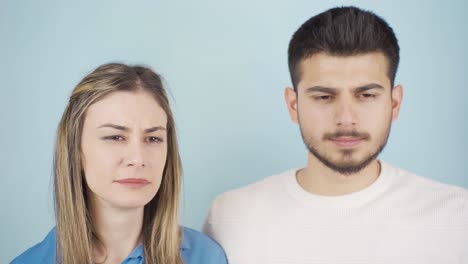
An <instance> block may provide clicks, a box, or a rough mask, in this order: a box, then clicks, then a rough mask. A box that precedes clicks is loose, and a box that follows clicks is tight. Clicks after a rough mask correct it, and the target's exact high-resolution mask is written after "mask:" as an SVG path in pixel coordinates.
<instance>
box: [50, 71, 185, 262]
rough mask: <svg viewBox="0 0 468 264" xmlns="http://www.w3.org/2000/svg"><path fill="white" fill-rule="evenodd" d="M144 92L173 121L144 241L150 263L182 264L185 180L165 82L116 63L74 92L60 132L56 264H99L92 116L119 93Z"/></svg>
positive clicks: (146, 215) (145, 223) (148, 210)
mask: <svg viewBox="0 0 468 264" xmlns="http://www.w3.org/2000/svg"><path fill="white" fill-rule="evenodd" d="M138 90H144V91H147V92H149V93H150V94H152V95H153V97H154V98H155V100H156V101H157V103H158V104H159V106H161V108H162V109H163V110H164V111H165V112H166V115H167V160H166V164H165V168H164V171H163V177H162V181H161V186H160V188H159V190H158V192H157V194H156V196H155V197H154V198H153V199H152V200H151V201H150V202H149V203H148V204H147V205H145V208H144V217H143V228H142V240H143V246H144V255H145V263H147V264H156V263H159V264H166V263H170V264H182V258H181V255H180V251H179V246H180V243H181V231H180V228H179V224H178V223H179V221H178V220H179V214H178V207H179V194H180V185H181V180H182V179H181V177H182V175H181V174H182V171H181V170H182V169H181V161H180V157H179V150H178V146H177V139H176V131H175V123H174V118H173V115H172V112H171V109H170V106H169V100H168V98H167V94H166V92H165V90H164V87H163V85H162V82H161V78H160V77H159V75H158V74H156V73H155V72H154V71H152V70H151V69H148V68H145V67H141V66H128V65H124V64H119V63H110V64H105V65H102V66H100V67H98V68H97V69H96V70H94V71H93V72H91V73H90V74H88V75H87V76H86V77H85V78H84V79H83V80H82V81H81V82H80V83H79V84H78V85H77V86H76V87H75V89H74V90H73V92H72V95H71V96H70V100H69V102H68V105H67V107H66V109H65V112H64V113H63V116H62V119H61V120H60V124H59V127H58V131H57V142H56V146H55V157H54V202H55V217H56V224H57V254H56V262H57V263H64V264H74V263H76V264H83V263H93V262H94V260H93V258H92V255H93V254H92V252H93V251H92V250H93V247H94V246H95V244H96V242H98V241H97V237H98V236H97V234H96V233H95V231H94V229H93V226H92V224H91V216H90V211H89V208H88V206H87V191H86V182H85V178H84V170H83V164H82V157H81V155H82V154H81V136H82V132H83V124H84V120H85V116H86V111H87V110H88V108H89V106H90V105H92V104H93V103H95V102H97V101H99V100H101V99H102V98H104V97H105V96H106V95H108V94H110V93H113V92H116V91H138Z"/></svg>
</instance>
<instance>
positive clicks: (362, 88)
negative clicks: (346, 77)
mask: <svg viewBox="0 0 468 264" xmlns="http://www.w3.org/2000/svg"><path fill="white" fill-rule="evenodd" d="M371 89H379V90H380V89H384V87H383V86H382V85H380V84H377V83H370V84H366V85H364V86H359V87H356V88H354V89H353V90H354V91H355V92H357V93H362V92H365V91H367V90H371Z"/></svg>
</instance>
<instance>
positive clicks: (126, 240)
mask: <svg viewBox="0 0 468 264" xmlns="http://www.w3.org/2000/svg"><path fill="white" fill-rule="evenodd" d="M97 199H98V198H97ZM89 205H90V212H91V221H92V225H93V228H94V231H95V233H96V235H97V237H98V239H99V241H94V242H93V243H94V244H93V258H94V259H95V262H96V263H106V264H107V263H121V262H122V261H123V260H124V259H125V258H126V257H127V256H128V255H129V254H130V253H131V252H132V251H133V250H134V249H135V248H136V247H137V245H138V244H140V243H141V230H142V226H143V213H144V207H141V208H131V209H124V208H115V207H113V206H111V205H109V204H107V203H106V202H104V201H99V200H94V201H93V202H90V203H89ZM103 246H104V247H103ZM104 260H105V261H104Z"/></svg>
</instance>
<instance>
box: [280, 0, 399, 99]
mask: <svg viewBox="0 0 468 264" xmlns="http://www.w3.org/2000/svg"><path fill="white" fill-rule="evenodd" d="M320 52H323V53H327V54H329V55H332V56H352V55H359V54H363V53H369V52H382V53H383V54H384V55H385V57H386V58H387V60H388V73H387V74H388V77H389V79H390V82H391V85H392V87H393V84H394V81H395V75H396V71H397V68H398V62H399V61H400V55H399V52H400V48H399V46H398V40H397V38H396V36H395V33H394V32H393V30H392V28H391V27H390V26H389V25H388V24H387V22H385V20H383V19H382V18H381V17H379V16H377V15H376V14H374V13H372V12H370V11H365V10H362V9H359V8H357V7H352V6H351V7H336V8H332V9H329V10H327V11H325V12H323V13H320V14H318V15H316V16H314V17H312V18H310V19H309V20H307V21H306V22H305V23H304V24H302V26H301V27H300V28H299V29H298V30H297V31H296V32H295V33H294V35H293V37H292V39H291V41H290V42H289V49H288V64H289V72H290V74H291V80H292V83H293V87H294V90H297V84H298V83H299V81H300V78H301V74H302V73H301V69H300V67H299V66H300V63H301V62H302V61H303V60H304V59H307V58H310V57H311V56H312V55H314V54H316V53H320Z"/></svg>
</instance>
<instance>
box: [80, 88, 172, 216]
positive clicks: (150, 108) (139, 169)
mask: <svg viewBox="0 0 468 264" xmlns="http://www.w3.org/2000/svg"><path fill="white" fill-rule="evenodd" d="M166 124H167V116H166V113H165V112H164V110H163V109H162V108H161V107H160V106H159V104H158V103H157V102H156V100H155V99H154V97H153V96H152V95H151V94H150V93H149V92H147V91H144V90H139V91H137V92H130V91H118V92H114V93H111V94H109V95H108V96H106V97H105V98H104V99H102V100H100V101H98V102H96V103H94V104H92V105H91V106H90V107H89V109H88V111H87V112H86V116H85V121H84V125H83V134H82V139H81V151H82V161H83V168H84V174H85V179H86V183H87V187H88V193H89V198H90V199H92V202H93V203H94V204H100V205H103V206H111V207H117V208H121V209H130V208H137V207H143V206H144V205H146V204H147V203H148V202H149V201H151V199H152V198H153V197H154V196H155V195H156V193H157V191H158V189H159V186H160V184H161V179H162V174H163V170H164V166H165V163H166V157H167V131H166V128H167V127H166Z"/></svg>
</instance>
